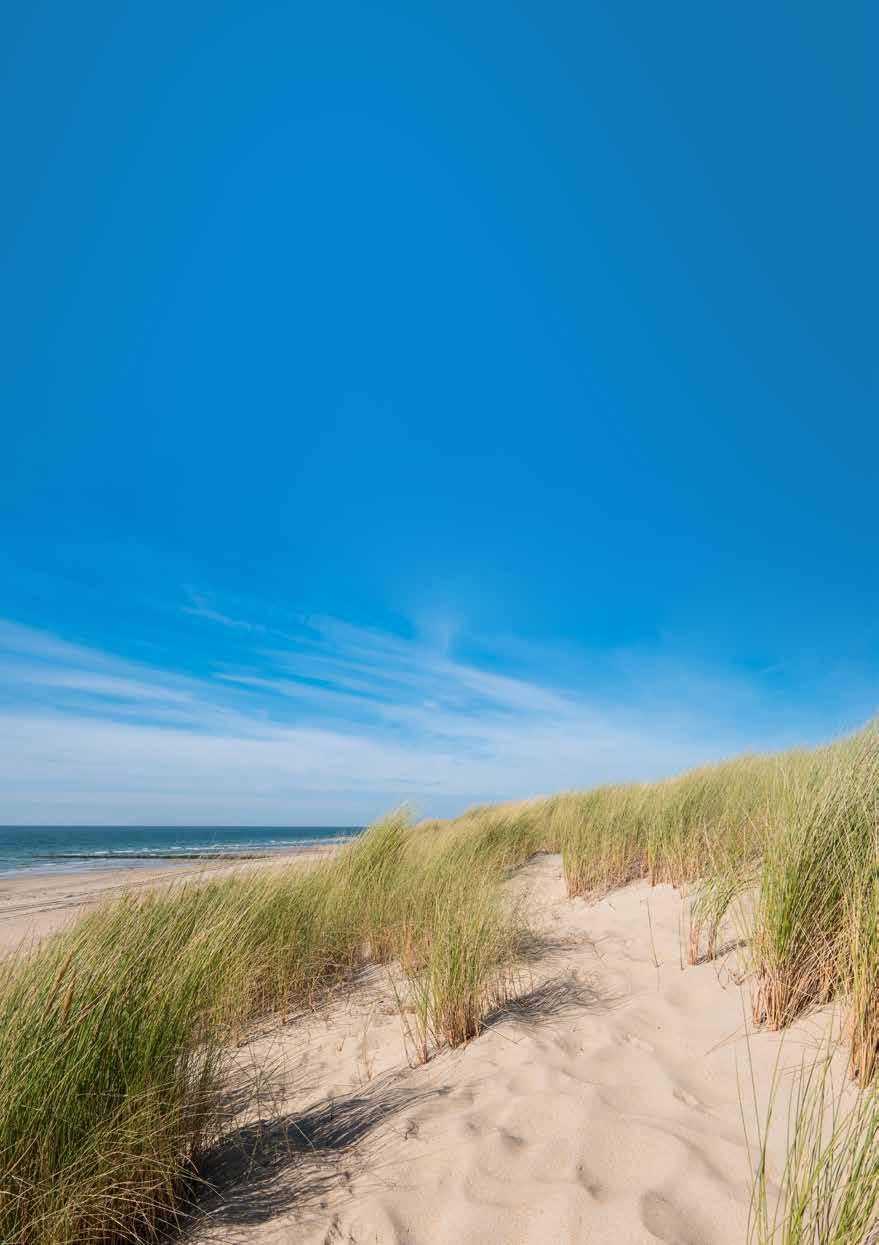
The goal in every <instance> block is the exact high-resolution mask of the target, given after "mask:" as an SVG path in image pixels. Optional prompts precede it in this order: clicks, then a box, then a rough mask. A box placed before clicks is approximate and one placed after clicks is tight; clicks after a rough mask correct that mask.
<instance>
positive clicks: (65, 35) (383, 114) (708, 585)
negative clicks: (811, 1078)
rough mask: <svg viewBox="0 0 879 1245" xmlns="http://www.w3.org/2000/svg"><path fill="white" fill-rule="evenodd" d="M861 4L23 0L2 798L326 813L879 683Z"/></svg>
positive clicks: (671, 758)
mask: <svg viewBox="0 0 879 1245" xmlns="http://www.w3.org/2000/svg"><path fill="white" fill-rule="evenodd" d="M870 44H871V35H870V30H869V29H868V17H867V5H866V3H864V4H859V3H848V4H846V3H844V4H842V5H841V6H836V7H835V8H834V9H833V10H832V11H831V10H830V9H828V8H827V6H826V5H818V4H810V3H801V2H800V3H789V4H788V3H778V4H774V5H770V6H767V5H763V4H760V5H758V4H751V3H744V4H740V5H736V6H717V5H705V4H698V3H691V4H677V5H671V6H661V5H656V4H636V3H619V4H610V3H607V4H595V3H588V2H587V3H578V4H567V3H546V2H545V0H542V2H541V3H531V4H511V3H507V4H503V5H501V4H494V3H484V4H478V5H472V4H471V5H460V4H455V3H447V2H446V3H443V4H428V3H425V4H422V5H412V4H402V3H401V4H394V5H392V4H378V5H357V4H350V3H347V2H345V0H340V3H338V4H336V5H332V6H328V5H310V6H306V5H298V4H289V3H263V2H261V0H248V2H247V3H243V2H242V3H229V2H224V0H212V3H210V4H207V3H204V4H200V3H197V2H195V0H194V2H193V3H189V4H186V5H179V4H175V5H170V4H165V3H161V2H159V3H155V4H149V5H143V4H134V3H125V2H124V0H113V2H112V3H110V2H106V3H105V2H103V0H93V2H91V3H88V4H84V5H69V4H61V3H39V0H29V2H28V3H21V2H17V0H11V3H7V4H6V5H4V6H3V10H2V14H0V131H2V145H3V151H4V192H3V195H2V197H0V316H2V325H0V329H2V335H3V342H4V347H5V350H4V357H5V362H4V368H3V381H4V383H3V413H2V420H3V444H4V449H5V452H4V453H3V454H2V456H0V618H2V619H3V620H4V621H3V622H2V623H0V667H2V673H0V821H6V822H29V821H32V822H78V821H101V822H139V821H154V822H217V821H220V822H228V823H247V822H257V823H280V824H283V823H294V822H309V823H330V824H332V823H335V822H344V823H348V822H351V821H363V820H368V819H369V818H371V817H374V816H375V815H377V814H378V813H379V812H381V811H382V809H384V808H386V807H388V806H390V805H393V804H396V803H398V802H400V801H401V800H406V801H409V802H411V803H412V804H413V805H414V807H415V808H416V809H418V810H419V811H421V812H424V813H434V812H435V813H449V812H453V811H455V810H457V809H459V808H461V807H463V806H464V805H466V804H467V803H470V802H472V801H477V800H483V799H495V798H502V797H514V796H522V795H527V794H532V793H537V792H542V791H548V790H553V789H559V788H564V787H570V786H579V785H584V784H588V783H593V782H597V781H601V780H604V779H611V778H612V779H619V778H639V777H649V776H654V775H659V774H662V773H666V772H669V771H670V770H674V769H679V768H681V767H683V766H686V765H690V764H693V763H695V762H696V761H698V760H701V759H709V758H713V757H718V756H721V755H724V754H725V753H728V752H732V751H738V750H742V749H748V748H772V747H781V746H787V745H790V744H793V743H798V742H804V743H805V742H812V741H816V740H820V739H825V738H828V737H830V736H832V735H834V734H836V733H839V732H842V731H844V730H847V729H850V728H852V727H855V726H857V725H858V724H860V723H861V722H862V721H864V720H865V719H866V718H868V717H870V716H871V715H872V714H874V713H875V711H876V708H877V703H879V625H877V618H879V613H877V606H879V580H877V574H876V571H877V565H876V563H877V558H876V534H877V512H876V497H877V461H879V460H877V451H879V426H877V390H876V370H875V367H876V350H875V347H876V314H875V289H876V278H877V275H879V273H877V263H876V243H875V236H874V221H875V218H876V214H877V213H876V208H877V204H876V196H875V186H874V184H873V182H872V180H871V172H872V170H871V165H872V163H873V160H872V151H873V148H874V145H875V142H874V140H875V134H874V133H873V132H871V131H872V127H871V123H870V122H871V117H872V116H873V115H874V113H875V103H876V100H875V92H873V94H872V95H870V92H869V89H868V63H867V57H868V48H869V47H870Z"/></svg>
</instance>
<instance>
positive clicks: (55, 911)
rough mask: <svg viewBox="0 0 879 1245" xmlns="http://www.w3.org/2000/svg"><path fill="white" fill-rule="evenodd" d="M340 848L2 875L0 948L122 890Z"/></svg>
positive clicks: (48, 929)
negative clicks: (148, 865)
mask: <svg viewBox="0 0 879 1245" xmlns="http://www.w3.org/2000/svg"><path fill="white" fill-rule="evenodd" d="M336 850H338V849H337V846H336V845H330V844H327V845H325V846H324V845H319V846H317V847H308V848H292V849H291V850H290V851H289V852H287V851H284V852H277V853H273V854H272V855H271V856H267V857H264V858H261V859H257V860H247V861H235V860H229V859H228V858H224V859H220V860H205V861H189V862H187V863H186V864H172V863H169V864H160V865H157V866H156V867H155V868H150V869H147V868H144V867H142V866H131V867H127V868H126V867H123V868H112V869H88V870H83V871H81V872H75V873H74V872H70V873H23V874H22V875H21V876H14V875H13V876H9V877H3V878H0V953H2V952H3V951H13V950H15V949H17V948H19V947H29V946H31V945H32V944H33V943H34V942H35V941H37V940H39V939H40V938H42V937H44V936H45V935H46V934H50V933H52V932H53V931H54V930H56V929H59V928H60V927H61V926H62V925H65V924H67V922H68V921H70V920H71V919H72V918H74V917H76V916H79V915H80V914H81V913H82V912H83V911H85V910H87V909H88V908H91V907H93V906H94V905H95V904H97V903H100V902H101V901H103V900H105V899H111V898H113V897H115V896H119V895H122V894H124V893H126V892H135V893H136V892H137V891H140V890H148V889H150V888H152V887H154V886H158V885H162V884H164V883H167V882H174V881H184V880H186V881H194V880H197V879H201V878H207V877H211V878H213V877H222V876H224V875H227V874H229V873H232V872H241V871H246V870H249V869H271V868H277V867H279V866H281V865H286V864H291V863H293V862H295V863H297V864H298V863H303V864H305V863H307V862H309V861H311V860H319V859H320V858H321V857H323V856H326V855H328V854H330V853H332V852H334V851H336Z"/></svg>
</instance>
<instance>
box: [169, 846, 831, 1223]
mask: <svg viewBox="0 0 879 1245" xmlns="http://www.w3.org/2000/svg"><path fill="white" fill-rule="evenodd" d="M517 884H518V885H522V886H524V887H525V888H526V890H527V893H528V895H529V903H530V906H531V908H532V910H533V912H534V915H535V923H536V924H537V926H538V927H539V930H540V937H539V938H538V940H537V942H536V945H535V948H534V954H533V957H532V959H531V961H530V962H529V963H528V964H527V965H526V966H525V967H524V968H523V974H522V982H521V996H520V998H519V999H518V1000H517V1002H516V1003H514V1004H512V1005H510V1006H509V1007H508V1008H506V1009H505V1010H504V1012H503V1014H501V1015H499V1016H497V1017H495V1018H493V1020H492V1022H491V1023H490V1024H489V1026H488V1028H487V1029H486V1031H485V1032H484V1033H483V1034H482V1035H481V1036H480V1037H479V1038H478V1039H477V1040H475V1041H474V1042H472V1043H471V1044H470V1045H469V1046H467V1047H466V1048H464V1049H461V1050H458V1051H453V1052H449V1051H446V1052H443V1053H441V1054H439V1055H437V1056H436V1057H435V1058H434V1059H433V1060H431V1061H430V1062H429V1063H428V1064H427V1065H424V1066H421V1067H415V1068H412V1067H410V1066H409V1062H408V1059H407V1052H406V1049H405V1044H404V1041H403V1037H402V1031H401V1024H400V1017H399V1015H398V1014H397V1009H396V1004H395V997H394V990H393V983H392V981H390V980H389V978H388V976H387V975H386V974H384V973H381V972H378V971H372V972H370V973H369V974H367V975H365V976H364V978H363V980H362V982H361V983H360V984H359V985H358V987H357V988H356V989H355V990H353V991H349V993H348V994H347V996H346V997H345V998H344V999H340V1000H339V1001H338V1002H337V1003H336V1004H334V1005H333V1006H332V1007H330V1008H329V1009H328V1010H327V1011H326V1012H325V1013H324V1014H321V1015H312V1016H309V1017H306V1018H305V1019H304V1020H302V1019H301V1018H300V1019H297V1021H296V1022H295V1023H291V1024H289V1025H288V1026H286V1027H280V1028H278V1029H275V1030H273V1031H271V1032H269V1033H266V1034H265V1035H263V1036H261V1037H258V1038H256V1039H255V1040H254V1041H252V1042H250V1043H249V1044H248V1045H247V1046H246V1047H244V1048H242V1050H241V1051H240V1052H239V1055H240V1059H241V1062H242V1066H243V1067H246V1068H249V1069H252V1068H253V1067H254V1066H261V1067H264V1068H266V1069H268V1072H267V1075H266V1078H265V1083H264V1086H263V1097H262V1100H261V1101H260V1103H259V1106H258V1109H257V1110H256V1112H255V1113H254V1112H251V1116H250V1118H249V1119H248V1121H247V1122H246V1123H245V1124H244V1125H243V1127H242V1131H241V1133H240V1135H239V1136H238V1137H237V1138H233V1140H232V1141H231V1142H230V1143H229V1144H228V1145H227V1146H226V1147H225V1149H224V1151H223V1153H222V1154H220V1155H218V1156H216V1161H215V1162H214V1164H213V1166H212V1167H211V1168H210V1170H209V1172H208V1175H209V1177H210V1179H211V1180H212V1181H214V1183H215V1184H216V1185H217V1187H218V1190H219V1192H218V1195H217V1196H216V1197H215V1198H213V1199H212V1200H210V1201H208V1202H206V1204H205V1208H204V1212H203V1214H202V1215H201V1217H200V1218H199V1219H197V1221H196V1222H195V1223H194V1224H193V1227H192V1231H191V1234H190V1235H191V1239H192V1240H193V1242H194V1243H195V1242H205V1243H206V1242H208V1241H222V1242H227V1243H229V1242H241V1243H244V1242H253V1243H254V1245H263V1243H265V1245H268V1243H269V1242H276V1241H277V1242H282V1241H283V1242H287V1241H292V1240H295V1241H297V1242H299V1241H301V1242H308V1243H314V1245H332V1243H334V1242H339V1243H340V1245H341V1243H347V1245H354V1243H356V1245H367V1243H368V1245H391V1243H392V1242H394V1243H399V1245H403V1243H408V1245H489V1243H492V1245H497V1243H498V1242H502V1243H504V1245H525V1243H527V1245H546V1243H547V1242H560V1243H561V1242H585V1241H592V1242H607V1243H608V1245H643V1243H646V1242H655V1241H661V1242H666V1245H742V1243H743V1242H744V1241H745V1240H746V1235H747V1220H748V1206H749V1198H750V1175H749V1173H750V1164H749V1157H748V1152H747V1147H746V1144H745V1137H744V1131H743V1125H742V1117H741V1105H742V1102H744V1104H745V1108H746V1111H748V1110H751V1104H752V1101H753V1099H752V1091H751V1085H750V1071H749V1068H750V1067H752V1068H753V1072H754V1076H755V1080H756V1083H757V1088H758V1095H759V1096H761V1097H762V1098H763V1099H764V1100H765V1096H766V1094H767V1093H768V1089H769V1084H770V1081H771V1078H772V1073H773V1068H774V1067H775V1064H776V1059H777V1057H778V1055H779V1050H781V1061H782V1063H783V1064H784V1065H785V1066H788V1065H789V1066H790V1067H791V1069H794V1068H797V1067H798V1066H799V1064H800V1060H801V1058H802V1057H803V1055H804V1054H806V1055H809V1054H810V1052H811V1051H813V1050H814V1049H815V1047H816V1046H817V1044H818V1043H819V1042H820V1040H821V1038H822V1035H823V1034H825V1033H826V1032H827V1031H828V1030H829V1028H830V1026H831V1025H832V1023H833V1022H834V1016H833V1013H832V1011H830V1010H829V1009H825V1010H824V1011H823V1012H818V1013H814V1014H813V1015H812V1016H811V1017H809V1018H807V1019H806V1020H804V1021H802V1022H800V1023H799V1024H797V1025H796V1026H794V1027H793V1028H792V1029H790V1030H789V1031H788V1032H787V1033H786V1035H785V1036H784V1038H783V1039H782V1038H781V1037H780V1036H779V1035H777V1034H769V1033H764V1032H760V1033H757V1034H752V1035H751V1036H750V1038H746V1036H745V1033H746V1023H745V1021H746V1017H747V1016H748V997H747V987H746V986H743V985H741V984H740V983H739V982H738V979H737V973H736V962H735V954H734V953H732V952H731V953H729V954H728V955H727V956H726V958H721V959H719V960H717V961H715V962H713V963H710V964H705V965H701V966H697V967H694V968H682V938H681V915H682V907H681V900H680V896H679V895H678V893H677V892H675V891H674V890H672V889H671V888H670V887H657V888H654V889H651V888H650V887H648V886H647V885H646V884H643V883H639V884H635V885H632V886H630V887H628V888H627V889H625V890H623V891H620V892H617V893H615V894H613V895H611V896H610V897H609V898H607V899H605V900H603V901H602V902H600V903H597V904H594V905H588V904H586V903H585V902H583V901H582V900H573V901H571V900H568V899H567V898H566V897H565V891H564V883H563V879H562V873H561V861H560V859H559V858H558V857H555V856H545V857H539V858H537V859H536V860H535V861H534V862H532V863H531V864H530V865H529V866H528V867H527V868H526V869H525V870H524V871H523V872H522V874H521V875H520V879H519V881H518V883H517ZM793 1083H794V1079H793V1077H788V1078H786V1079H785V1081H784V1085H785V1088H784V1090H783V1091H782V1099H781V1102H780V1104H779V1118H780V1119H782V1120H783V1118H784V1114H785V1107H786V1103H785V1100H784V1094H786V1093H789V1092H790V1086H791V1085H793ZM740 1084H741V1090H740ZM303 1104H310V1105H307V1106H306V1107H305V1108H304V1107H303ZM782 1133H783V1126H782ZM782 1133H779V1135H778V1136H776V1137H775V1140H774V1150H773V1151H771V1155H772V1157H773V1158H774V1160H775V1161H776V1162H778V1161H780V1160H781V1159H782V1158H783V1144H782V1142H783V1136H782Z"/></svg>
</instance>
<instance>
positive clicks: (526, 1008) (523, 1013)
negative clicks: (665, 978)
mask: <svg viewBox="0 0 879 1245" xmlns="http://www.w3.org/2000/svg"><path fill="white" fill-rule="evenodd" d="M627 997H628V995H626V994H620V993H617V992H614V991H611V990H608V989H607V988H606V987H604V986H601V985H600V984H599V982H598V980H597V978H593V977H589V978H586V979H585V980H584V979H583V978H581V977H579V976H577V975H576V974H574V973H565V974H559V975H558V976H555V977H550V978H549V979H548V980H547V981H544V982H541V984H540V985H537V986H534V987H533V988H532V989H530V990H526V991H525V992H524V993H522V994H519V995H517V996H516V997H515V998H512V999H508V1000H507V1001H506V1002H505V1003H504V1004H503V1005H502V1006H500V1007H498V1008H496V1009H495V1010H494V1011H492V1012H490V1013H489V1015H488V1016H486V1017H485V1020H484V1021H483V1024H484V1026H485V1027H486V1028H487V1027H489V1026H490V1025H498V1024H501V1023H502V1022H511V1023H513V1024H516V1025H525V1026H529V1027H530V1026H533V1025H538V1024H545V1023H546V1022H548V1021H562V1020H571V1019H574V1018H575V1017H576V1016H577V1015H579V1014H581V1013H582V1012H584V1011H585V1012H592V1013H593V1014H597V1015H605V1014H606V1013H607V1012H609V1011H612V1010H614V1009H615V1008H617V1007H619V1006H620V1005H621V1004H622V1003H624V1002H625V1001H626V999H627Z"/></svg>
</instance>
